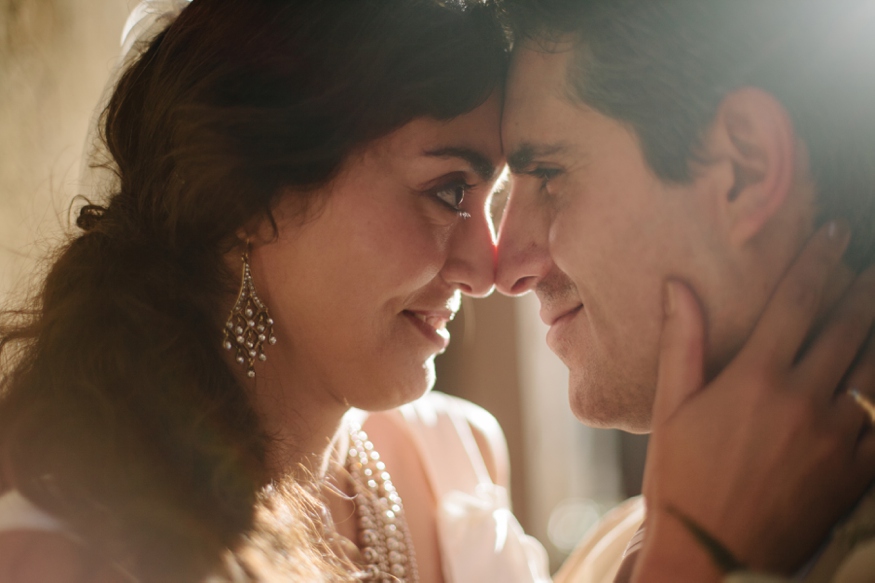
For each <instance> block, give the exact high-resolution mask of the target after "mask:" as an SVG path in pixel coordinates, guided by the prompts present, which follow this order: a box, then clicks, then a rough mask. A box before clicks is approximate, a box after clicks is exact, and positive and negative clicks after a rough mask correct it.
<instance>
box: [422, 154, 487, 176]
mask: <svg viewBox="0 0 875 583" xmlns="http://www.w3.org/2000/svg"><path fill="white" fill-rule="evenodd" d="M425 155H426V156H434V157H435V158H461V159H462V160H464V161H465V162H467V163H468V164H470V166H471V168H472V169H473V170H474V172H475V173H476V174H477V176H479V177H480V178H481V179H482V180H484V181H489V180H492V177H493V176H495V164H494V163H493V162H492V160H490V159H489V158H487V157H486V156H485V155H484V154H483V153H482V152H478V151H477V150H474V149H472V148H464V147H458V146H447V147H446V148H437V149H435V150H426V152H425Z"/></svg>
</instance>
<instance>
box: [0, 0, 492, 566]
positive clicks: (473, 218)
mask: <svg viewBox="0 0 875 583" xmlns="http://www.w3.org/2000/svg"><path fill="white" fill-rule="evenodd" d="M207 24H208V26H207ZM504 60H505V52H504V48H503V38H502V33H501V30H500V28H499V26H498V25H497V24H496V23H495V22H494V20H493V19H492V18H491V16H490V14H489V13H488V12H487V10H486V8H485V7H484V6H482V5H478V4H476V3H475V4H472V5H470V6H463V5H453V6H444V5H442V4H441V3H438V2H434V1H431V0H418V1H412V2H411V1H390V2H386V1H383V0H381V1H379V2H376V1H356V2H348V3H345V4H344V5H343V7H342V9H339V7H338V6H337V5H336V4H334V3H325V2H321V1H318V0H312V1H305V2H295V3H282V2H274V1H269V0H261V1H246V2H240V1H230V0H199V1H195V2H193V3H191V5H190V6H187V7H185V8H184V9H183V10H182V11H181V13H180V14H179V16H178V18H176V19H175V20H174V21H173V22H172V24H170V26H169V28H167V29H166V30H164V31H162V32H161V33H159V34H158V35H157V36H156V37H155V38H154V40H152V41H151V43H150V44H149V45H148V46H147V47H145V50H144V52H143V54H142V57H140V58H139V59H134V60H133V61H134V62H133V63H132V64H131V65H130V66H129V67H128V68H127V69H126V70H125V71H124V72H123V73H122V75H121V78H120V79H119V82H118V84H117V86H116V88H115V90H114V92H113V94H112V97H111V99H110V101H109V104H108V107H107V109H106V112H105V116H104V121H103V131H102V134H103V137H104V139H105V141H106V144H107V148H108V151H109V154H110V155H111V165H112V169H113V170H114V171H115V172H117V176H118V179H117V182H116V183H115V184H114V185H113V186H114V188H112V190H111V192H110V193H108V194H109V197H108V202H107V203H106V209H105V210H103V209H102V208H100V207H97V206H91V205H89V206H86V207H85V208H84V209H83V210H82V212H81V213H80V218H79V225H80V226H82V227H83V228H84V229H85V232H84V233H82V234H80V235H77V236H75V237H74V238H73V239H72V241H71V242H70V244H69V245H68V246H67V247H66V248H65V249H63V250H62V251H61V253H60V254H59V256H58V257H57V259H56V261H55V262H54V264H53V266H52V268H51V270H50V273H49V274H48V277H47V279H46V283H45V287H44V289H43V291H42V294H41V296H40V297H39V300H38V302H36V303H35V304H34V306H33V307H32V308H31V309H29V310H26V311H22V312H19V313H18V316H19V318H18V319H7V323H8V326H7V328H6V329H5V330H4V334H3V339H4V347H5V349H6V351H5V352H6V355H7V356H14V358H15V364H14V367H11V368H10V369H9V372H8V374H6V375H5V377H4V393H6V394H5V398H4V400H3V403H2V410H0V428H2V438H0V439H2V444H3V454H4V455H3V462H4V463H3V475H2V482H3V489H4V490H15V491H16V492H17V493H19V494H21V495H23V496H24V497H25V498H26V499H27V500H29V501H32V502H33V504H35V505H36V506H37V507H38V508H39V509H41V510H43V511H45V512H46V513H47V514H48V515H49V516H50V517H52V518H55V519H59V520H60V521H62V522H63V525H64V527H65V529H66V530H67V531H68V532H72V533H75V535H76V537H77V538H78V539H79V540H82V541H84V542H85V543H86V545H85V546H84V547H83V548H84V549H86V550H82V549H81V548H79V547H76V548H75V549H72V550H71V548H70V547H64V548H65V552H67V553H72V554H77V553H78V555H81V556H77V557H75V559H76V560H73V559H71V561H72V563H71V564H73V565H75V566H76V569H80V570H82V572H83V573H85V572H88V571H89V570H94V572H100V573H105V574H107V575H106V576H107V577H112V576H114V575H118V573H123V572H124V573H128V574H130V575H131V576H132V577H133V578H135V579H136V580H140V581H177V580H179V581H195V580H202V579H204V578H205V577H206V576H208V575H209V574H221V575H223V576H225V577H232V576H235V567H233V566H229V565H231V564H232V563H236V564H239V565H242V567H243V568H244V570H245V571H247V573H248V575H247V576H251V577H252V578H262V577H264V576H265V574H264V573H257V569H258V568H259V566H261V567H264V569H265V570H266V571H268V572H270V571H279V572H280V574H281V573H282V569H281V568H279V567H277V566H276V565H272V564H271V563H273V562H274V559H275V555H279V553H274V551H273V550H271V549H268V550H262V551H259V552H260V553H261V555H262V556H263V557H264V558H265V560H264V561H262V560H260V559H258V558H257V557H255V558H251V557H253V556H254V555H253V553H254V554H255V555H258V553H256V550H257V549H258V548H262V549H264V548H265V547H271V545H274V550H275V547H281V548H283V549H284V552H288V551H287V550H286V549H287V548H293V549H294V552H295V553H297V555H295V554H294V553H293V556H292V557H291V559H289V560H288V561H287V562H288V563H289V570H290V572H292V573H295V574H297V575H298V576H299V577H302V578H303V577H313V578H316V577H320V578H326V579H330V578H333V577H341V576H342V574H343V573H347V575H346V576H348V577H353V576H354V575H355V573H354V572H353V573H348V571H349V570H352V571H355V569H363V570H366V569H368V568H371V569H373V568H384V569H385V570H391V571H392V572H393V573H396V574H397V573H398V572H399V567H403V568H406V569H407V570H408V571H409V572H412V573H408V574H415V570H414V569H415V566H414V565H413V564H412V561H413V558H412V552H411V553H409V554H410V558H408V559H407V562H406V563H404V562H402V561H395V560H390V561H388V562H387V558H389V557H387V556H380V557H377V558H373V557H370V556H367V553H363V554H364V555H366V556H363V557H361V560H360V561H359V563H358V564H356V565H355V566H354V568H352V566H351V565H352V564H351V563H350V564H347V563H348V561H347V560H346V558H345V557H343V552H339V553H337V554H338V555H340V556H342V557H343V558H339V559H333V558H331V557H330V555H329V554H328V553H327V552H326V547H327V546H328V545H331V546H332V547H337V546H342V547H344V548H346V549H349V548H350V547H351V545H349V544H346V543H345V542H344V541H343V539H341V538H340V537H338V536H329V537H323V530H327V531H328V532H329V533H333V532H334V528H333V527H332V526H331V525H330V524H329V522H328V521H325V523H324V524H320V523H319V521H318V520H317V519H312V520H314V521H315V522H316V523H315V524H313V525H312V526H311V527H310V528H308V529H304V528H303V527H301V526H297V525H299V524H301V523H303V522H304V520H303V519H304V518H307V517H312V515H313V514H315V512H314V511H313V508H314V507H317V508H318V507H320V506H321V505H322V503H321V500H316V501H315V502H314V501H313V500H312V499H313V498H321V497H323V496H325V497H329V498H330V497H332V496H331V495H330V494H322V493H321V492H319V491H317V489H316V488H315V487H312V488H311V487H310V486H311V484H313V483H317V482H321V481H322V476H324V475H325V474H326V469H327V467H328V466H331V465H333V463H332V460H333V459H334V458H333V457H332V452H334V451H335V450H336V451H338V452H341V454H342V452H343V451H344V450H345V446H344V443H343V441H344V440H345V439H346V434H345V432H342V431H341V432H339V431H338V430H339V427H340V425H341V420H342V417H343V415H344V413H346V411H347V410H348V409H349V408H350V407H359V408H362V409H369V410H379V409H386V408H391V407H395V406H397V405H400V404H403V403H405V402H408V401H411V400H413V399H415V398H417V397H419V396H420V395H422V394H423V393H424V392H425V390H426V389H427V388H428V387H429V386H430V384H431V382H432V380H433V364H432V361H433V358H434V356H435V355H436V354H437V353H438V352H440V351H441V350H442V349H443V348H444V347H445V346H446V343H447V340H448V339H447V335H446V331H445V324H446V323H447V321H448V320H450V319H451V318H452V316H453V315H454V313H455V311H456V310H457V309H458V307H459V294H460V293H468V294H471V295H484V294H486V293H488V292H489V291H490V290H491V288H492V277H493V264H492V260H493V258H492V250H493V247H492V233H491V226H490V223H489V218H488V217H487V204H486V199H487V197H488V195H489V194H490V192H491V189H492V185H493V183H494V181H495V180H496V178H497V176H498V170H499V168H500V165H501V163H502V160H501V147H500V141H499V137H498V131H497V128H498V121H499V115H500V97H499V92H498V91H497V88H498V87H499V86H500V83H501V80H502V71H503V68H504ZM241 279H242V281H243V285H242V288H241V284H240V282H241ZM238 294H240V297H239V299H237V298H238ZM247 294H248V296H247ZM238 302H239V303H238ZM229 313H230V316H229ZM250 321H251V322H253V324H254V325H253V326H252V327H249V326H248V324H249V322H250ZM228 324H230V328H228V327H227V325H228ZM252 330H255V331H256V332H257V333H256V334H254V335H252V336H250V335H249V332H250V331H252ZM223 345H224V347H225V348H227V349H228V350H223ZM238 361H239V362H238ZM336 434H337V435H339V436H340V438H338V439H335V435H336ZM354 437H355V438H356V439H358V438H361V439H362V441H363V442H364V441H366V440H365V439H364V437H363V436H361V435H360V434H355V435H354ZM335 441H337V442H340V443H339V444H338V445H337V447H336V448H335V447H334V446H332V445H331V443H332V442H335ZM402 453H403V452H402ZM340 459H341V460H342V459H343V458H342V457H341V458H340ZM347 466H349V467H350V469H355V465H354V464H347ZM362 470H363V471H365V470H366V471H367V472H368V473H370V472H371V471H372V469H371V468H362ZM402 470H403V468H402ZM402 470H399V473H400V474H403V473H404V472H403V471H402ZM338 474H339V476H340V477H339V478H335V479H333V480H329V481H330V482H331V483H335V484H336V485H337V486H338V487H339V488H340V489H342V490H344V491H345V492H344V494H345V495H352V494H354V493H355V491H354V490H353V491H349V490H350V488H347V486H349V485H350V484H349V483H350V480H349V479H348V478H347V477H346V476H345V473H344V472H342V471H341V472H338ZM379 474H382V470H380V471H379V472H378V475H379ZM287 475H290V476H289V477H288V478H285V477H286V476H287ZM311 477H315V478H316V479H315V480H313V479H310V478H311ZM369 478H370V476H365V478H363V479H362V480H359V481H358V482H352V483H353V484H359V485H361V484H362V483H364V484H366V483H367V482H368V481H370V479H369ZM399 479H401V480H403V477H401V476H399ZM272 484H274V487H273V488H272V489H270V488H269V489H268V492H269V493H270V492H271V491H272V492H273V495H269V494H268V495H267V497H268V498H269V499H268V500H266V501H264V503H263V504H262V506H271V507H277V506H279V508H275V512H274V517H273V519H271V520H267V519H265V520H264V521H260V519H259V516H260V515H259V512H258V510H257V502H258V501H259V499H260V497H263V496H265V494H263V492H265V488H266V487H268V486H270V485H272ZM284 489H285V490H288V491H289V492H288V493H287V495H286V496H285V497H283V496H281V495H280V494H281V492H280V491H281V490H284ZM387 489H389V490H391V482H389V481H388V480H386V483H385V484H383V485H382V490H381V493H383V494H385V493H386V490H387ZM309 490H314V492H315V495H310V493H309ZM390 494H391V492H390ZM333 498H338V496H333ZM386 498H387V499H388V500H389V502H392V503H393V504H394V502H395V500H394V498H393V497H392V496H391V495H386ZM378 502H379V501H375V503H378ZM338 504H340V505H341V507H343V505H344V504H346V505H349V504H350V502H349V500H345V499H343V498H341V499H340V501H339V502H338ZM342 510H344V509H343V508H341V511H342ZM283 513H285V514H287V515H290V516H291V518H289V519H288V521H289V522H290V523H291V524H292V525H295V526H293V527H288V530H289V532H284V529H286V525H285V524H277V520H278V519H277V518H276V516H280V517H281V516H282V515H283ZM264 514H265V516H267V514H268V513H267V512H266V511H265V512H264ZM399 514H400V513H399ZM317 516H318V515H317ZM344 518H346V515H344V514H340V515H339V517H338V518H337V522H338V529H337V530H339V531H342V532H345V533H346V534H348V535H349V538H350V539H351V540H352V541H353V542H354V543H356V544H357V545H359V546H362V547H366V546H370V547H372V548H378V547H379V546H380V545H377V544H373V545H371V544H365V543H364V542H362V540H360V539H361V535H360V533H357V532H356V531H355V529H354V528H352V529H350V528H347V526H349V524H348V523H343V521H342V519H344ZM341 523H343V524H341ZM385 526H386V528H389V527H392V528H397V529H399V530H403V529H404V524H403V522H401V521H398V522H397V523H392V524H386V525H385ZM244 535H246V540H245V541H244V539H243V536H244ZM280 535H282V536H281V537H280ZM411 536H412V537H413V541H412V542H413V543H414V544H420V545H422V544H425V543H421V541H419V540H417V532H416V530H415V529H414V530H413V532H412V533H411ZM271 537H280V538H279V540H277V541H275V542H271ZM323 539H325V540H323ZM327 539H331V540H327ZM53 540H54V539H53ZM302 540H306V541H307V542H306V543H305V544H302V543H301V541H302ZM378 542H379V541H378ZM382 543H383V544H382V546H383V547H386V546H387V545H389V543H388V542H387V541H385V540H384V541H382ZM401 543H402V544H403V545H405V546H406V547H409V546H411V545H410V544H409V543H410V538H407V539H406V540H404V539H403V538H402V540H401ZM51 544H52V545H55V544H60V543H56V542H52V543H51ZM259 545H261V547H259ZM354 547H355V545H352V550H350V553H351V554H352V556H353V558H354V559H357V560H358V559H359V557H358V551H357V550H355V548H354ZM228 548H230V549H233V550H234V551H235V555H236V556H235V557H234V560H233V561H231V560H229V561H226V564H225V565H224V566H222V565H221V564H220V558H221V557H222V555H223V553H224V550H225V549H228ZM385 550H386V549H385V548H384V551H385ZM389 550H391V551H393V552H394V551H395V549H389ZM407 550H411V549H407ZM74 551H75V552H74ZM86 551H87V552H86ZM417 551H420V549H419V548H417ZM28 552H29V555H28V556H30V557H31V558H33V557H38V556H39V554H40V553H38V552H36V553H35V552H30V551H28ZM45 552H48V553H49V556H54V557H57V556H59V552H60V551H56V550H45V549H44V552H43V557H44V556H45V554H44V553H45ZM435 553H436V549H434V550H433V551H432V552H429V549H425V548H423V550H422V551H421V552H418V557H417V563H418V566H419V570H420V571H421V572H422V573H423V574H424V576H423V577H422V580H423V581H425V580H434V577H433V576H432V575H431V573H433V572H434V571H435V570H438V572H439V568H440V567H439V562H438V561H439V559H438V558H437V557H436V555H435ZM384 554H386V555H388V551H386V552H385V553H384ZM393 556H394V555H393ZM34 560H37V559H34ZM42 562H43V563H44V562H45V561H42ZM239 565H238V566H239ZM308 565H309V567H308ZM37 566H41V565H39V564H38V565H37ZM73 570H74V569H73V568H72V567H71V566H70V564H66V565H62V566H61V567H59V568H58V569H57V571H58V575H59V576H60V575H61V574H63V573H65V572H72V571H73ZM237 570H238V571H239V569H237ZM310 571H312V572H310ZM320 573H321V574H320ZM89 576H90V575H89ZM232 578H233V577H232ZM86 580H90V579H87V577H86ZM411 580H416V579H415V578H411Z"/></svg>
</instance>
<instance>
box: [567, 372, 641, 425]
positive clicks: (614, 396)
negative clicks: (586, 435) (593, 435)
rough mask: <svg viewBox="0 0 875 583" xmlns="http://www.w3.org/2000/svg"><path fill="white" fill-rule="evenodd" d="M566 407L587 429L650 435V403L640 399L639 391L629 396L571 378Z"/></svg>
mask: <svg viewBox="0 0 875 583" xmlns="http://www.w3.org/2000/svg"><path fill="white" fill-rule="evenodd" d="M645 401H646V402H645ZM568 404H569V406H570V407H571V412H572V413H573V414H574V416H575V417H576V418H577V420H578V421H580V422H581V423H583V424H585V425H588V426H590V427H595V428H598V429H620V430H622V431H627V432H629V433H649V432H650V412H651V409H652V399H646V398H643V395H641V393H640V392H639V391H631V393H630V392H628V391H624V390H623V389H622V388H620V387H614V386H610V385H606V384H600V385H598V386H593V385H592V383H588V382H584V381H583V379H577V378H575V375H573V374H572V375H571V378H570V381H569V386H568Z"/></svg>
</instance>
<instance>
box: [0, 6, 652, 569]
mask: <svg viewBox="0 0 875 583" xmlns="http://www.w3.org/2000/svg"><path fill="white" fill-rule="evenodd" d="M135 4H136V1H135V0H0V136H2V138H0V302H5V300H6V299H8V298H14V297H16V296H19V295H21V294H24V293H27V290H28V288H29V285H30V284H31V283H32V282H33V281H34V280H35V279H36V278H38V277H39V273H40V271H41V270H40V266H41V263H40V259H41V258H42V257H44V256H45V255H46V254H47V253H49V252H50V251H51V249H52V248H53V247H54V246H55V245H56V244H57V242H58V241H59V240H60V239H61V238H62V237H63V236H64V233H65V232H67V230H68V229H69V228H70V227H69V225H70V220H69V212H68V209H69V207H70V202H71V200H72V198H73V197H74V196H75V195H77V194H87V193H85V192H80V186H79V184H78V176H79V171H80V158H81V153H82V149H83V146H84V144H85V136H86V131H87V128H88V126H89V123H90V118H91V116H92V115H93V113H94V108H95V105H96V103H97V101H98V99H99V97H100V93H101V90H102V89H103V85H104V83H105V81H106V79H107V78H108V76H109V74H110V72H111V71H112V69H113V66H114V64H115V60H116V56H117V53H118V43H119V37H120V35H121V30H122V26H123V24H124V21H125V18H126V17H127V14H128V12H129V11H130V9H131V8H133V6H134V5H135ZM495 207H496V209H497V212H500V208H501V200H500V196H499V197H498V199H497V200H496V201H495ZM451 330H452V332H453V338H454V340H453V343H452V345H451V347H450V349H449V350H448V351H447V353H446V354H445V355H443V356H442V357H440V358H439V359H438V379H439V380H438V387H437V388H438V389H440V390H442V391H445V392H448V393H452V394H456V395H459V396H462V397H465V398H467V399H469V400H471V401H474V402H475V403H477V404H479V405H481V406H483V407H485V408H486V409H488V410H489V411H491V412H492V413H493V414H494V415H495V416H496V417H497V418H498V420H499V421H500V422H501V424H502V426H503V427H504V430H505V433H506V434H507V440H508V445H509V446H510V452H511V463H512V468H513V483H512V499H513V504H514V509H515V511H516V513H517V515H518V516H519V518H520V521H521V522H522V524H523V526H524V527H525V528H526V530H527V531H528V532H529V533H531V534H533V535H535V536H537V537H538V538H539V539H540V540H541V541H542V542H543V543H544V544H545V546H546V547H547V549H548V550H549V552H550V555H551V560H552V562H553V566H554V568H555V567H556V566H558V565H559V563H560V562H561V560H562V559H563V558H564V556H565V555H566V554H567V552H568V551H569V550H570V549H571V548H572V547H573V546H574V544H575V543H576V542H577V541H578V540H579V538H580V537H581V536H582V534H583V533H584V532H585V530H586V529H587V528H588V527H589V526H590V525H592V524H593V523H594V522H595V520H596V519H597V518H598V517H599V516H600V515H601V514H602V513H603V512H604V511H605V510H607V509H608V508H609V507H610V506H612V505H613V504H615V503H616V502H618V501H619V500H621V499H623V498H625V497H627V496H629V495H634V494H637V493H638V491H639V488H640V481H641V466H642V462H643V456H644V448H645V447H646V440H645V439H644V438H642V437H640V436H629V435H626V434H622V433H620V432H615V431H605V430H595V429H590V428H588V427H584V426H583V425H581V424H579V423H577V422H576V421H575V420H574V418H573V417H572V416H571V414H570V413H569V411H568V408H567V404H566V380H567V375H566V372H565V369H564V367H563V366H562V364H561V363H560V362H559V361H558V360H557V359H556V357H555V356H553V354H552V353H551V352H550V351H549V350H548V349H547V347H546V345H545V344H544V336H545V334H546V328H545V327H544V326H543V324H542V323H541V321H540V319H539V318H538V315H537V300H536V299H535V298H534V297H532V296H526V297H523V298H520V299H516V300H512V299H509V298H505V297H502V296H499V295H493V296H491V297H489V298H487V299H485V300H476V301H467V302H466V303H465V304H464V307H463V310H462V313H461V314H460V315H459V317H458V318H457V319H456V320H455V321H454V322H453V323H452V326H451Z"/></svg>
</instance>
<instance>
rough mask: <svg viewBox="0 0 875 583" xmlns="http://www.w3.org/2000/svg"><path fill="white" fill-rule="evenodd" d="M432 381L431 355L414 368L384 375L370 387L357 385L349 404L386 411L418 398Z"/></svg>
mask: <svg viewBox="0 0 875 583" xmlns="http://www.w3.org/2000/svg"><path fill="white" fill-rule="evenodd" d="M434 383H435V371H434V357H431V358H429V359H428V360H426V362H424V363H422V364H421V366H420V367H418V368H416V369H413V370H407V371H404V372H403V373H401V374H398V375H396V376H391V375H390V376H386V377H384V378H383V379H382V380H381V381H380V382H377V383H374V384H373V385H372V386H370V387H365V386H363V385H359V386H358V387H356V389H355V397H356V398H355V400H353V399H351V398H350V399H349V404H350V405H352V406H353V407H355V408H357V409H362V410H364V411H373V412H376V411H386V410H388V409H394V408H396V407H400V406H401V405H405V404H407V403H410V402H413V401H415V400H417V399H419V398H420V397H422V396H423V395H424V394H425V393H427V392H428V391H430V390H431V389H432V387H434Z"/></svg>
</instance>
